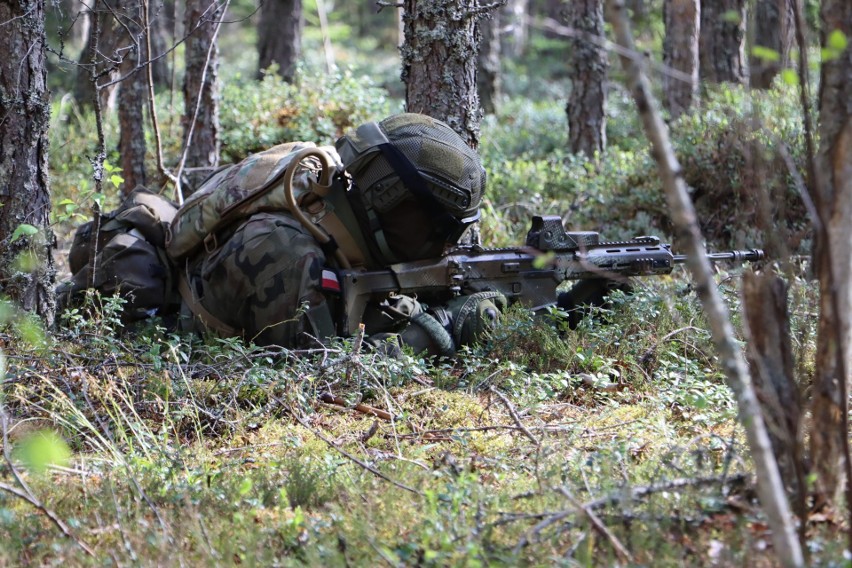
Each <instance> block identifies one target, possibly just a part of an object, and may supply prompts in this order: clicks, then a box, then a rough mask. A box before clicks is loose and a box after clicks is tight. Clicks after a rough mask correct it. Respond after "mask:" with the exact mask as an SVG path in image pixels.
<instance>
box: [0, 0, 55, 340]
mask: <svg viewBox="0 0 852 568" xmlns="http://www.w3.org/2000/svg"><path fill="white" fill-rule="evenodd" d="M44 18H45V5H44V0H12V1H9V0H4V1H0V22H4V23H5V25H4V26H3V29H2V32H0V53H2V54H3V56H2V57H0V289H2V291H3V295H4V296H6V297H7V298H9V299H10V300H12V301H13V302H15V303H17V304H18V305H19V306H21V307H23V308H24V309H25V310H28V311H31V312H34V313H36V314H37V315H39V316H41V318H42V319H43V320H44V321H45V323H46V324H47V325H48V326H50V325H52V324H53V320H54V315H55V313H54V312H55V309H56V308H55V298H54V293H53V284H54V278H55V274H56V268H55V266H54V263H53V256H52V254H51V247H52V246H53V240H54V237H53V233H52V232H51V230H50V223H49V214H50V192H49V188H48V172H47V140H48V139H47V129H48V125H49V122H50V104H49V101H48V91H47V73H46V67H45V64H46V63H45V32H44ZM32 229H35V230H36V232H35V233H32ZM15 231H18V234H17V235H15ZM13 235H14V236H15V237H14V238H13Z"/></svg>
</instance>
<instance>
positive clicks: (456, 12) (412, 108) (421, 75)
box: [400, 0, 481, 149]
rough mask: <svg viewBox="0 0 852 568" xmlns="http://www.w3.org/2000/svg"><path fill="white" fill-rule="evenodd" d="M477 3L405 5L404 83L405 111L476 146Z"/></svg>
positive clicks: (426, 0)
mask: <svg viewBox="0 0 852 568" xmlns="http://www.w3.org/2000/svg"><path fill="white" fill-rule="evenodd" d="M478 4H479V3H478V2H477V1H476V0H461V1H458V2H457V1H453V0H419V1H418V0H405V8H404V13H403V22H404V26H405V41H404V44H403V46H402V48H401V49H400V53H401V55H402V80H403V82H404V83H405V102H406V109H407V110H408V112H419V113H422V114H427V115H429V116H431V117H434V118H437V119H439V120H443V121H444V122H446V123H447V124H449V125H450V127H452V129H453V130H455V131H456V132H457V133H458V134H459V136H461V137H462V139H463V140H464V141H465V142H467V144H468V145H469V146H470V147H471V148H474V149H475V148H477V147H478V146H479V125H480V121H481V110H480V108H479V96H478V94H477V90H476V61H477V55H478V52H479V36H478V33H477V29H476V20H477V18H478V17H479V15H478V14H477V13H475V12H473V11H472V10H473V9H474V8H476V7H477V6H478Z"/></svg>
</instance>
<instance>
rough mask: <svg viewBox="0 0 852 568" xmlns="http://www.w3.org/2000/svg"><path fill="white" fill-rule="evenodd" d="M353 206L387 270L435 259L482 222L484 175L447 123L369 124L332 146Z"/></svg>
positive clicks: (420, 118) (424, 119)
mask: <svg viewBox="0 0 852 568" xmlns="http://www.w3.org/2000/svg"><path fill="white" fill-rule="evenodd" d="M335 146H336V148H337V151H338V153H339V154H340V157H341V160H342V162H343V166H344V167H345V168H346V171H347V172H348V173H349V174H350V175H351V176H352V178H353V180H354V182H355V183H354V185H353V187H352V188H351V189H350V194H351V195H350V202H352V206H353V209H354V210H355V211H356V213H357V214H358V215H359V216H360V224H361V227H362V228H363V230H364V233H365V235H366V236H367V237H368V242H369V243H370V244H371V245H372V247H373V251H374V252H373V254H374V256H376V257H378V258H379V259H381V261H383V263H385V264H393V263H394V262H401V261H409V260H419V259H424V258H434V257H436V256H439V255H440V254H441V253H443V252H444V248H445V247H446V246H447V245H448V244H449V245H452V244H456V243H457V242H458V240H459V239H460V238H461V236H462V234H463V233H464V231H465V229H467V227H468V226H469V225H471V224H472V223H473V222H474V221H476V220H478V219H479V206H480V203H481V202H482V196H483V193H484V191H485V170H484V169H483V167H482V163H481V161H480V158H479V155H478V154H477V153H476V152H475V151H474V150H472V149H471V148H470V147H469V146H468V145H467V144H465V143H464V141H463V140H462V139H461V137H460V136H459V135H458V134H457V133H456V132H455V131H453V129H452V128H450V127H449V126H448V125H446V124H445V123H443V122H441V121H439V120H436V119H434V118H431V117H428V116H425V115H421V114H413V113H403V114H399V115H394V116H391V117H389V118H386V119H384V120H382V121H381V122H378V123H376V122H369V123H367V124H364V125H362V126H360V127H359V128H358V129H356V130H355V131H354V132H350V133H348V134H346V135H345V136H342V137H341V138H340V139H339V140H338V141H337V143H336V144H335Z"/></svg>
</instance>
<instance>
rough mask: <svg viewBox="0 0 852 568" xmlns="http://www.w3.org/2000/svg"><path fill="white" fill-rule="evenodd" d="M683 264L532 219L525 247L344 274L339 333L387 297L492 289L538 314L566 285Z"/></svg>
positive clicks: (556, 220) (654, 245)
mask: <svg viewBox="0 0 852 568" xmlns="http://www.w3.org/2000/svg"><path fill="white" fill-rule="evenodd" d="M762 258H763V251H762V250H759V249H752V250H746V251H737V250H735V251H727V252H718V253H710V254H708V259H709V260H711V261H714V262H715V261H725V260H727V261H733V262H747V261H757V260H761V259H762ZM685 261H686V257H685V256H684V255H677V254H673V253H672V251H671V245H669V244H663V243H661V242H660V239H659V238H658V237H650V236H646V237H636V238H634V239H631V240H629V241H618V242H600V239H599V234H598V233H596V232H591V231H577V232H575V231H565V228H564V227H563V226H562V219H561V218H560V217H558V216H555V215H547V216H535V217H533V219H532V226H531V227H530V230H529V232H528V233H527V239H526V245H525V246H522V247H517V248H502V249H487V248H483V247H481V246H478V245H473V246H459V247H456V248H455V249H453V250H451V251H450V252H449V253H447V254H445V255H444V256H442V257H440V258H436V259H429V260H420V261H414V262H404V263H399V264H394V265H392V266H390V267H388V268H387V269H385V270H375V271H367V272H364V271H360V270H357V269H345V270H341V271H340V273H339V278H340V284H341V293H342V301H343V312H344V315H343V319H342V322H341V328H342V329H341V330H340V332H341V334H342V335H344V336H351V335H353V334H355V332H356V331H357V330H358V324H359V323H360V322H361V321H362V318H363V315H364V310H365V308H366V306H367V304H368V303H370V302H376V301H382V300H383V299H386V298H387V297H389V296H390V295H391V294H406V295H416V296H420V297H423V298H429V299H435V298H437V299H439V300H448V299H450V298H452V297H454V296H457V295H461V294H473V293H476V292H484V291H497V292H501V293H502V294H503V295H504V296H506V298H507V299H508V300H509V303H515V302H520V303H521V304H522V305H524V306H527V307H529V308H531V309H532V310H541V309H543V308H546V307H548V306H552V305H554V304H556V302H557V296H558V292H557V287H558V286H559V285H560V284H562V283H563V282H565V281H567V280H586V279H623V278H626V277H629V276H653V275H660V274H669V273H670V272H671V271H672V270H673V269H674V267H675V265H677V264H681V263H683V262H685Z"/></svg>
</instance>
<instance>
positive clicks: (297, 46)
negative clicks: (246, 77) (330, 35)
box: [257, 0, 304, 82]
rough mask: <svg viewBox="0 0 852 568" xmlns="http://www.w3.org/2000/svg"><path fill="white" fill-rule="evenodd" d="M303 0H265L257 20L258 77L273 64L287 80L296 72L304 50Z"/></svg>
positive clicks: (291, 78)
mask: <svg viewBox="0 0 852 568" xmlns="http://www.w3.org/2000/svg"><path fill="white" fill-rule="evenodd" d="M303 26H304V18H303V15H302V0H265V1H264V2H263V4H262V5H261V8H260V19H259V20H258V23H257V50H258V55H259V58H260V61H259V63H258V68H257V78H258V79H261V78H262V77H263V75H264V72H265V71H266V70H267V69H268V68H269V66H270V65H272V64H273V63H277V64H278V74H279V75H280V76H281V77H282V78H283V79H284V80H285V81H287V82H290V81H292V80H293V78H294V77H295V74H296V63H298V61H299V54H300V53H301V50H302V27H303Z"/></svg>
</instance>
